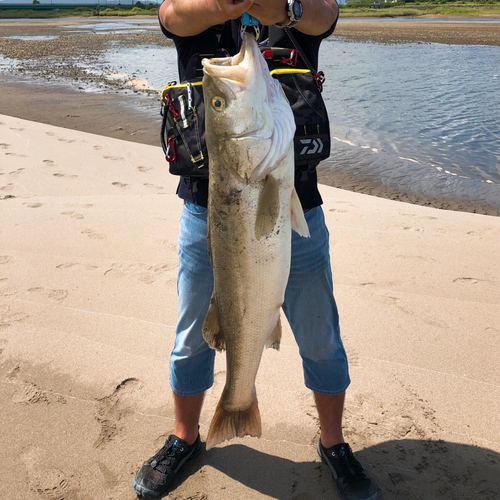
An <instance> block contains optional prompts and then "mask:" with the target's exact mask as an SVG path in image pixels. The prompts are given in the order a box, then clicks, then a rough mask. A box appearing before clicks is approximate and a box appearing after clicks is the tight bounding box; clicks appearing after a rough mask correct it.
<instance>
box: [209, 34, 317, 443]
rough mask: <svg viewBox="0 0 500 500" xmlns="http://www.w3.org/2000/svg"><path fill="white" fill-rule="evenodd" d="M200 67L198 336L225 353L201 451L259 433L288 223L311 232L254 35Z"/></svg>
mask: <svg viewBox="0 0 500 500" xmlns="http://www.w3.org/2000/svg"><path fill="white" fill-rule="evenodd" d="M203 71H204V77H203V91H204V99H205V111H206V124H205V125H206V132H205V138H206V142H207V149H208V153H209V157H210V174H209V200H208V230H207V240H208V250H209V254H210V258H211V262H212V268H213V272H214V292H213V295H212V299H211V301H210V307H209V310H208V313H207V316H206V318H205V321H204V324H203V336H204V338H205V340H206V341H207V342H208V344H209V345H210V347H212V348H214V349H217V350H224V349H225V350H226V356H227V357H226V364H227V369H226V385H225V387H224V391H223V393H222V396H221V398H220V401H219V403H218V405H217V409H216V411H215V415H214V417H213V420H212V423H211V426H210V430H209V433H208V438H207V449H209V448H211V447H213V446H215V445H216V444H218V443H221V442H222V441H225V440H227V439H231V438H233V437H236V436H239V437H243V436H246V435H250V436H258V437H260V435H261V420H260V412H259V408H258V404H257V395H256V391H255V378H256V376H257V370H258V368H259V364H260V359H261V357H262V352H263V350H264V347H266V346H272V347H275V348H279V343H280V339H281V323H280V309H281V305H282V304H283V300H284V295H285V288H286V284H287V281H288V275H289V272H290V254H291V237H292V235H291V232H292V226H293V229H295V230H296V231H297V232H298V233H299V234H300V235H301V236H309V231H308V228H307V223H306V221H305V218H304V213H303V210H302V207H301V204H300V201H299V199H298V196H297V193H296V192H295V189H294V152H293V136H294V132H295V122H294V118H293V113H292V111H291V108H290V105H289V103H288V101H287V99H286V97H285V95H284V93H283V91H282V89H281V86H280V85H279V83H278V82H277V81H276V80H275V79H273V78H272V76H271V75H270V73H269V70H268V67H267V64H266V62H265V60H264V58H263V57H262V55H261V53H260V50H259V47H258V45H257V42H256V40H255V38H254V36H253V35H252V34H246V35H244V39H243V44H242V47H241V51H240V52H239V54H237V55H236V56H234V57H227V58H221V59H210V60H208V59H204V60H203Z"/></svg>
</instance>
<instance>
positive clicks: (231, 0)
mask: <svg viewBox="0 0 500 500" xmlns="http://www.w3.org/2000/svg"><path fill="white" fill-rule="evenodd" d="M216 3H217V5H218V7H219V11H220V16H221V18H223V19H224V21H229V19H238V17H241V16H242V14H243V12H249V10H250V9H251V8H252V5H253V4H254V0H216ZM224 21H221V22H224Z"/></svg>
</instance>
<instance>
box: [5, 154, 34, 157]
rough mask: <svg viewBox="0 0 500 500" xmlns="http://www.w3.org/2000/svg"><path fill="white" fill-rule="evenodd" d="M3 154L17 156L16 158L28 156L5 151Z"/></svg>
mask: <svg viewBox="0 0 500 500" xmlns="http://www.w3.org/2000/svg"><path fill="white" fill-rule="evenodd" d="M5 156H17V157H18V158H28V155H23V154H22V153H5Z"/></svg>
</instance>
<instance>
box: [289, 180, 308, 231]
mask: <svg viewBox="0 0 500 500" xmlns="http://www.w3.org/2000/svg"><path fill="white" fill-rule="evenodd" d="M290 220H291V222H292V229H293V230H294V231H295V232H296V233H298V234H299V235H300V236H302V237H303V238H310V237H311V235H310V234H309V227H307V221H306V218H305V217H304V210H303V208H302V204H301V203H300V200H299V195H298V194H297V191H295V188H293V189H292V199H291V200H290Z"/></svg>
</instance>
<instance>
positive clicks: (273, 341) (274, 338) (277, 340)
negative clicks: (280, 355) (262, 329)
mask: <svg viewBox="0 0 500 500" xmlns="http://www.w3.org/2000/svg"><path fill="white" fill-rule="evenodd" d="M280 344H281V318H278V322H277V323H276V326H275V327H274V330H273V331H272V332H271V335H269V338H268V339H267V342H266V347H272V348H273V349H276V350H277V351H279V350H280Z"/></svg>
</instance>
